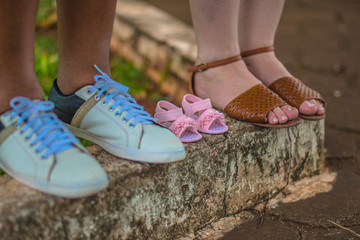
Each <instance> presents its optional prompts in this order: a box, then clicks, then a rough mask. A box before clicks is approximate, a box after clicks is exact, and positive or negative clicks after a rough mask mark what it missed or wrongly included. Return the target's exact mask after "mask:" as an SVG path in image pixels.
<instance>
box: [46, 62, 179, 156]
mask: <svg viewBox="0 0 360 240" xmlns="http://www.w3.org/2000/svg"><path fill="white" fill-rule="evenodd" d="M95 68H96V69H97V70H98V71H99V73H100V74H99V75H96V76H95V77H94V80H95V84H94V85H87V86H84V87H82V88H81V89H80V90H78V91H76V92H75V93H74V94H71V95H63V94H62V93H61V91H60V90H59V88H58V87H57V84H56V80H55V81H54V85H53V88H52V89H51V91H50V94H49V100H51V101H53V102H54V103H55V110H54V111H55V113H56V114H57V115H58V116H59V118H60V119H61V120H63V121H64V122H65V123H66V124H68V127H69V129H70V130H71V131H72V132H73V133H74V134H75V135H76V136H78V137H80V138H84V139H87V140H90V141H92V142H94V143H96V144H98V145H100V146H101V147H102V148H104V149H105V150H107V151H108V152H110V153H112V154H114V155H116V156H119V157H122V158H125V159H128V160H133V161H139V162H146V163H170V162H175V161H179V160H182V159H184V158H185V148H184V146H183V144H182V143H181V141H180V140H179V139H178V138H177V137H176V136H175V135H174V134H173V133H172V132H171V131H170V130H168V129H166V128H163V127H161V126H160V125H158V124H157V123H156V119H154V118H152V117H151V115H150V114H149V113H147V112H146V111H144V108H143V107H142V106H140V105H138V104H137V103H136V101H135V99H133V98H132V97H131V96H130V95H129V93H128V87H126V86H124V85H122V84H121V83H118V82H115V81H114V80H112V79H111V78H110V77H109V76H108V75H107V74H106V73H103V72H102V71H101V70H100V69H99V68H98V67H97V66H95Z"/></svg>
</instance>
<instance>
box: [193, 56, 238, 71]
mask: <svg viewBox="0 0 360 240" xmlns="http://www.w3.org/2000/svg"><path fill="white" fill-rule="evenodd" d="M239 60H241V56H240V54H239V55H236V56H233V57H229V58H226V59H222V60H219V61H215V62H210V63H200V64H198V65H193V66H191V67H188V68H187V70H188V72H203V71H206V70H207V69H209V68H213V67H218V66H222V65H225V64H229V63H232V62H236V61H239Z"/></svg>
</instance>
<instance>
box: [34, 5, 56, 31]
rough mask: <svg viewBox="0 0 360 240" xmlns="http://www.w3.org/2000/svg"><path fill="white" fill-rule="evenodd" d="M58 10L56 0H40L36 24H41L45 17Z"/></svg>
mask: <svg viewBox="0 0 360 240" xmlns="http://www.w3.org/2000/svg"><path fill="white" fill-rule="evenodd" d="M55 12H56V1H55V0H40V1H39V8H38V11H37V15H36V24H37V25H39V24H40V23H41V22H43V21H44V20H45V19H47V18H49V17H50V16H51V15H53V14H54V13H55Z"/></svg>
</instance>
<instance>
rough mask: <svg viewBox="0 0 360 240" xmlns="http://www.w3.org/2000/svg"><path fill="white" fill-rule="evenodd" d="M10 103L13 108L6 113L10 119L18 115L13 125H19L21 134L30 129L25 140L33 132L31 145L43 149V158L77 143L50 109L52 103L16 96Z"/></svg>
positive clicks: (38, 151) (38, 149)
mask: <svg viewBox="0 0 360 240" xmlns="http://www.w3.org/2000/svg"><path fill="white" fill-rule="evenodd" d="M10 104H11V107H12V108H13V110H11V111H9V112H7V113H6V114H11V120H13V119H14V118H16V117H17V116H18V117H19V118H18V120H17V121H16V123H15V127H16V128H19V127H21V131H20V133H21V134H24V133H25V132H27V131H28V130H29V129H31V130H29V131H28V132H27V135H26V140H30V138H31V137H32V136H33V134H36V137H35V138H33V140H32V142H31V146H35V145H37V144H38V146H37V147H36V152H37V153H40V152H42V151H44V150H45V151H44V153H43V154H42V158H43V159H45V158H47V157H49V156H50V155H52V154H57V153H60V152H62V151H65V150H66V149H69V148H72V147H74V144H75V143H79V141H78V139H77V138H76V137H75V136H74V135H73V134H72V133H71V132H70V131H69V130H68V129H67V128H66V127H65V126H64V124H63V123H62V122H61V121H60V120H59V119H58V117H57V116H56V114H55V113H53V112H52V111H51V110H52V109H54V103H52V102H49V101H37V102H32V101H31V100H30V99H28V98H25V97H16V98H14V99H12V100H11V103H10Z"/></svg>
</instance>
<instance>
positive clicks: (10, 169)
mask: <svg viewBox="0 0 360 240" xmlns="http://www.w3.org/2000/svg"><path fill="white" fill-rule="evenodd" d="M37 6H38V1H36V0H19V1H12V0H4V1H0V22H1V28H0V98H1V102H0V168H2V169H3V170H5V171H6V172H7V173H8V174H9V175H11V176H13V177H14V178H16V179H17V180H19V181H21V182H23V183H25V184H27V185H29V186H31V187H34V188H36V189H38V190H41V191H44V192H47V193H50V194H54V195H58V196H62V197H82V196H87V195H90V194H93V193H95V192H97V191H99V190H102V189H104V188H105V187H106V186H107V185H108V179H107V176H106V173H105V171H104V170H103V169H102V168H101V166H100V164H99V163H97V161H96V160H95V159H94V158H92V157H91V156H90V155H89V154H88V153H87V151H86V150H85V149H84V148H83V147H82V146H81V145H80V143H79V141H78V140H77V139H76V138H75V136H74V135H73V134H72V133H71V132H70V131H69V130H68V129H67V128H66V127H65V126H64V124H63V123H62V122H60V121H59V120H58V118H57V117H56V115H55V114H54V113H53V112H52V111H51V110H52V107H53V105H52V103H49V102H44V101H41V100H40V99H43V95H42V90H41V87H40V85H39V83H38V81H37V79H36V75H35V72H34V35H35V18H36V9H37ZM18 96H25V97H27V98H24V97H18ZM11 99H12V100H11ZM30 99H32V100H33V101H31V100H30ZM10 100H11V106H10V104H9V103H10ZM74 159H76V161H74Z"/></svg>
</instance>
